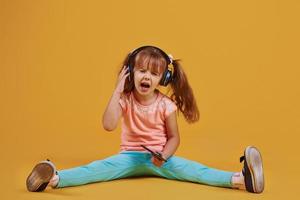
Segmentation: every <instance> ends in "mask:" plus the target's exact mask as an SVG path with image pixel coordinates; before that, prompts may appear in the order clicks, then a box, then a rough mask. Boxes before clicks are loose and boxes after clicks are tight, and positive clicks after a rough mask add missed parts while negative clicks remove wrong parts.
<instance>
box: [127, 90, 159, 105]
mask: <svg viewBox="0 0 300 200" xmlns="http://www.w3.org/2000/svg"><path fill="white" fill-rule="evenodd" d="M133 95H134V98H135V99H136V100H137V101H138V102H139V103H140V104H142V105H144V106H148V105H151V104H152V103H154V101H155V100H156V98H157V96H158V90H156V89H155V90H154V91H153V92H152V93H150V94H149V95H147V96H144V95H141V94H139V93H138V92H137V91H136V90H135V89H134V90H133Z"/></svg>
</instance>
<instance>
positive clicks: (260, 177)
mask: <svg viewBox="0 0 300 200" xmlns="http://www.w3.org/2000/svg"><path fill="white" fill-rule="evenodd" d="M243 161H244V167H243V170H242V173H243V176H244V180H245V187H246V190H247V191H248V192H252V193H261V192H263V190H264V172H263V164H262V157H261V154H260V152H259V151H258V149H257V148H256V147H253V146H248V147H247V148H246V149H245V152H244V156H242V157H241V158H240V162H243Z"/></svg>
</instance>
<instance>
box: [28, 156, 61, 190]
mask: <svg viewBox="0 0 300 200" xmlns="http://www.w3.org/2000/svg"><path fill="white" fill-rule="evenodd" d="M56 173H57V172H56V169H55V166H54V164H53V163H52V162H50V160H48V159H47V161H41V162H39V163H38V164H36V165H35V166H34V168H33V169H32V171H31V173H30V174H29V176H28V177H27V179H26V186H27V190H28V191H30V192H41V191H44V190H45V189H46V187H47V185H48V184H49V182H50V180H51V178H52V177H53V176H54V175H55V174H56Z"/></svg>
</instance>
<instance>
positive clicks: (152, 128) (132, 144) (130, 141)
mask: <svg viewBox="0 0 300 200" xmlns="http://www.w3.org/2000/svg"><path fill="white" fill-rule="evenodd" d="M157 94H158V95H157V98H156V100H155V102H154V103H152V104H150V105H147V106H145V105H141V104H140V103H139V102H138V101H137V100H136V99H135V97H134V95H133V93H132V92H131V93H129V94H127V95H123V96H122V97H121V98H120V101H119V103H120V105H121V107H122V112H123V113H122V115H123V117H122V133H121V151H146V150H145V149H144V148H143V147H141V144H143V145H145V146H146V147H148V148H149V149H151V150H153V151H157V152H161V151H162V150H163V148H164V146H165V144H166V142H167V133H166V123H165V122H166V118H167V117H168V116H169V115H170V114H171V113H172V112H174V111H176V110H177V106H176V104H175V103H174V102H173V101H172V100H171V99H170V98H169V97H168V96H166V95H164V94H162V93H160V92H159V91H158V90H157Z"/></svg>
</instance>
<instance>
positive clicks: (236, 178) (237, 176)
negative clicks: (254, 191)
mask: <svg viewBox="0 0 300 200" xmlns="http://www.w3.org/2000/svg"><path fill="white" fill-rule="evenodd" d="M231 183H232V187H233V188H235V189H240V190H245V189H246V187H245V180H244V175H243V173H242V172H236V173H234V174H233V176H232V178H231Z"/></svg>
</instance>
